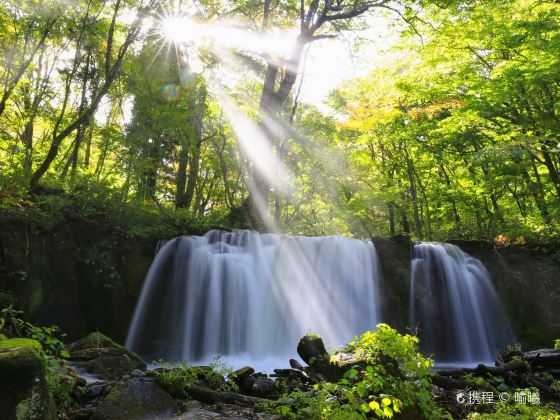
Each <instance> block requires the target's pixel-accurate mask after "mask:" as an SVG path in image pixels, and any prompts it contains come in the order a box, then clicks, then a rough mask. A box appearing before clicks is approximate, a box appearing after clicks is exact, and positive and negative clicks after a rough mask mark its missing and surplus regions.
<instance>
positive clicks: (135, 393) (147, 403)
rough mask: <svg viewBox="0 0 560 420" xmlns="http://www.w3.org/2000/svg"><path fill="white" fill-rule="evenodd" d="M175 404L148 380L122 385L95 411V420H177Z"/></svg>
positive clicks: (117, 385)
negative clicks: (163, 419) (175, 418)
mask: <svg viewBox="0 0 560 420" xmlns="http://www.w3.org/2000/svg"><path fill="white" fill-rule="evenodd" d="M176 412H177V404H176V403H175V400H173V398H171V397H170V396H169V394H167V393H165V392H164V391H163V390H162V389H161V388H160V387H159V386H157V385H156V384H155V383H154V382H152V381H151V380H149V379H147V378H132V379H129V380H127V381H125V382H119V383H118V384H116V385H115V386H114V387H113V389H112V390H111V391H110V392H109V394H108V395H107V397H106V398H105V399H104V400H103V401H101V402H100V403H99V405H98V406H97V407H96V408H95V410H94V412H93V415H92V417H91V420H122V419H130V420H134V419H150V418H161V417H164V418H165V417H169V416H173V415H174V414H175V413H176Z"/></svg>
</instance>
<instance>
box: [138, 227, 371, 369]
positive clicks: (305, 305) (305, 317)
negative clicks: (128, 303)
mask: <svg viewBox="0 0 560 420" xmlns="http://www.w3.org/2000/svg"><path fill="white" fill-rule="evenodd" d="M379 281H380V272H379V264H378V259H377V254H376V251H375V247H374V245H373V244H372V243H371V242H367V241H361V240H356V239H349V238H344V237H340V236H332V237H315V238H313V237H303V236H288V235H277V234H259V233H256V232H252V231H237V232H232V233H229V232H222V231H210V232H208V233H207V234H206V235H205V236H202V237H199V236H183V237H179V238H175V239H172V240H169V241H167V242H165V243H164V244H162V245H161V246H159V247H158V251H157V254H156V257H155V260H154V262H153V263H152V266H151V267H150V270H149V272H148V275H147V277H146V280H145V282H144V286H143V289H142V292H141V295H140V299H139V302H138V304H137V307H136V311H135V313H134V317H133V320H132V323H131V327H130V330H129V334H128V337H127V346H128V347H130V348H131V349H132V350H134V351H136V352H138V353H140V354H141V355H143V356H144V357H145V358H146V359H147V360H155V359H156V358H163V359H166V360H171V361H173V360H175V361H177V360H187V361H189V362H196V361H202V360H208V359H209V358H211V357H212V356H214V355H218V354H220V355H226V356H245V357H247V359H248V360H251V361H254V360H258V359H260V358H264V357H275V358H282V359H284V360H287V359H288V358H289V357H293V356H294V352H295V348H296V346H297V343H298V340H299V338H300V337H301V336H303V335H304V334H306V333H308V332H316V333H318V334H320V335H321V336H322V337H323V338H324V339H325V342H326V343H328V344H329V345H332V346H335V345H341V344H344V343H346V342H348V341H349V340H351V339H352V337H353V336H355V335H356V334H360V333H362V332H364V331H366V330H371V329H373V328H375V325H376V324H377V323H378V322H380V319H381V316H380V313H379V312H380V309H379V308H380V298H379Z"/></svg>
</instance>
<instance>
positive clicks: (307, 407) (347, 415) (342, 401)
mask: <svg viewBox="0 0 560 420" xmlns="http://www.w3.org/2000/svg"><path fill="white" fill-rule="evenodd" d="M418 341H419V340H418V338H417V337H415V336H410V335H401V334H399V333H398V332H397V331H395V330H394V329H392V328H391V327H389V326H388V325H385V324H380V325H378V326H377V329H376V330H375V331H374V332H370V331H368V332H366V333H364V334H363V335H361V336H359V337H356V338H355V339H354V341H352V342H351V343H350V344H349V345H348V346H347V347H346V348H345V349H344V351H351V352H352V353H354V355H355V356H357V358H358V359H359V360H362V361H365V366H364V365H363V364H362V363H361V364H360V365H357V366H354V367H352V368H351V369H350V370H348V371H347V372H346V373H345V374H344V375H343V377H342V379H340V380H339V381H338V382H337V383H321V384H318V385H315V386H314V387H313V389H312V390H310V391H308V392H305V391H303V390H301V389H297V390H295V391H293V392H291V393H288V394H285V395H284V396H283V398H282V399H281V400H279V401H278V402H277V403H275V404H273V405H272V407H269V409H272V410H273V411H274V412H275V413H277V414H280V415H281V416H283V417H285V418H289V419H298V418H316V419H362V418H366V417H372V416H374V417H378V418H391V417H393V416H394V415H395V414H397V413H400V412H402V411H403V410H405V409H406V410H410V411H411V412H412V413H413V414H412V415H414V413H417V414H419V415H420V416H422V417H425V418H438V419H441V418H450V415H449V414H448V413H446V412H444V411H443V410H441V409H439V408H438V407H437V406H436V404H435V402H434V401H433V398H432V395H431V393H430V391H429V387H430V385H431V381H430V377H431V368H432V367H433V361H432V360H431V359H428V358H425V357H424V356H422V355H421V354H420V353H419V352H418Z"/></svg>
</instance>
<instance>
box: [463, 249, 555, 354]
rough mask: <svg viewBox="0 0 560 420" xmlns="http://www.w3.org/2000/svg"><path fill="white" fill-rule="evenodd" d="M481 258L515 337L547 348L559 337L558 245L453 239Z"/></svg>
mask: <svg viewBox="0 0 560 420" xmlns="http://www.w3.org/2000/svg"><path fill="white" fill-rule="evenodd" d="M453 243H454V244H455V245H458V246H460V247H461V248H462V249H463V250H464V251H465V252H468V253H469V254H471V255H472V256H474V257H476V258H478V259H479V260H481V261H482V262H483V263H484V265H485V266H486V268H487V269H488V271H489V272H490V274H491V275H492V280H493V281H494V284H495V285H496V289H497V291H498V294H499V295H500V297H501V298H502V300H503V302H504V305H505V306H506V309H507V310H508V313H509V316H510V318H511V321H512V324H513V326H514V328H515V330H516V333H517V339H518V340H519V342H521V343H522V344H527V345H528V346H530V347H550V346H552V345H553V342H554V340H555V339H556V338H559V337H560V247H559V246H558V244H557V245H547V246H543V245H540V246H539V245H514V246H507V247H501V248H494V247H493V246H491V245H490V244H488V243H486V242H477V241H470V242H469V241H454V242H453Z"/></svg>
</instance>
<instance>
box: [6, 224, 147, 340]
mask: <svg viewBox="0 0 560 420" xmlns="http://www.w3.org/2000/svg"><path fill="white" fill-rule="evenodd" d="M156 243H157V240H152V239H147V238H142V239H137V238H131V237H127V236H126V235H125V234H123V233H120V232H116V231H113V230H111V228H110V227H109V226H107V225H104V224H102V223H95V222H92V221H89V220H85V219H84V220H65V221H64V222H62V223H59V224H57V225H55V226H54V227H52V228H50V229H44V228H41V227H38V226H35V225H30V224H28V223H25V222H22V221H15V222H14V221H10V222H3V223H2V224H0V306H5V305H6V304H7V303H9V301H10V300H12V299H13V300H15V302H16V304H17V306H18V307H19V308H20V309H22V310H23V311H24V312H25V316H26V317H27V318H28V319H29V320H30V321H32V322H38V323H40V324H43V325H51V324H52V325H58V326H60V328H61V329H62V330H63V331H64V332H66V333H67V334H68V337H67V338H68V340H73V339H75V338H78V337H83V336H84V335H85V334H86V333H88V332H92V331H97V330H99V331H102V332H104V333H106V334H108V335H110V336H111V337H113V338H114V339H115V340H118V341H121V342H122V341H123V340H124V338H125V337H126V332H127V329H128V324H129V322H130V318H131V316H132V313H133V311H134V306H135V304H136V299H137V297H138V295H139V293H140V289H141V287H142V282H143V280H144V276H145V275H146V272H147V271H148V268H149V266H150V264H151V261H152V257H153V253H154V249H155V246H156ZM1 291H3V292H1ZM6 291H8V292H9V294H8V295H7V294H6V293H5V292H6Z"/></svg>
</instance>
